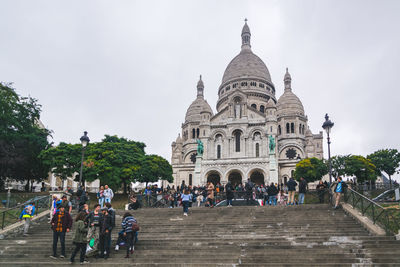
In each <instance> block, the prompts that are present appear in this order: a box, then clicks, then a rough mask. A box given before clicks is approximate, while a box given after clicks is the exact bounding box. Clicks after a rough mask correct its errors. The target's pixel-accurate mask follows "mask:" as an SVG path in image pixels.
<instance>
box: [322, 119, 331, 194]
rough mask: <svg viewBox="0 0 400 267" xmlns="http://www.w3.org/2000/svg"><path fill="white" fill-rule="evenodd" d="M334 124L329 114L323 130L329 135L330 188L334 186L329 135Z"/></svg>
mask: <svg viewBox="0 0 400 267" xmlns="http://www.w3.org/2000/svg"><path fill="white" fill-rule="evenodd" d="M333 125H334V123H333V122H331V120H330V119H329V116H328V113H326V115H325V121H324V124H322V128H323V129H324V130H325V131H326V134H327V135H328V162H329V186H330V185H332V164H331V139H330V137H329V133H330V132H331V129H332V127H333Z"/></svg>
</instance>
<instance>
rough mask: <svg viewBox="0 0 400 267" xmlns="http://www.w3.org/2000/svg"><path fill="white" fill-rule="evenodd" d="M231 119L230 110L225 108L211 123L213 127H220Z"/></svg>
mask: <svg viewBox="0 0 400 267" xmlns="http://www.w3.org/2000/svg"><path fill="white" fill-rule="evenodd" d="M228 118H229V109H228V107H226V108H224V109H223V110H221V111H220V112H218V113H217V114H215V115H214V116H213V117H212V118H211V119H210V123H211V125H218V124H224V123H226V122H227V120H228Z"/></svg>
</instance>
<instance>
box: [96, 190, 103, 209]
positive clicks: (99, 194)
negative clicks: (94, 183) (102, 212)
mask: <svg viewBox="0 0 400 267" xmlns="http://www.w3.org/2000/svg"><path fill="white" fill-rule="evenodd" d="M97 198H98V199H99V204H100V208H101V209H102V208H103V205H104V187H103V186H100V190H99V192H98V193H97Z"/></svg>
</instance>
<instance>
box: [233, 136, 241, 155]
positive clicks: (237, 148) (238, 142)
mask: <svg viewBox="0 0 400 267" xmlns="http://www.w3.org/2000/svg"><path fill="white" fill-rule="evenodd" d="M234 135H235V151H236V152H240V135H241V133H240V131H235V133H234Z"/></svg>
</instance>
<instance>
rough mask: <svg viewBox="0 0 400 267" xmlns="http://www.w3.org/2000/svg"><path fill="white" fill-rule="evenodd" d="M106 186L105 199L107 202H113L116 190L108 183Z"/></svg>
mask: <svg viewBox="0 0 400 267" xmlns="http://www.w3.org/2000/svg"><path fill="white" fill-rule="evenodd" d="M104 188H105V189H104V193H103V195H104V201H105V203H111V199H112V198H113V197H114V192H113V191H112V189H111V188H108V185H106V186H105V187H104Z"/></svg>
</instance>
